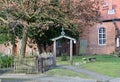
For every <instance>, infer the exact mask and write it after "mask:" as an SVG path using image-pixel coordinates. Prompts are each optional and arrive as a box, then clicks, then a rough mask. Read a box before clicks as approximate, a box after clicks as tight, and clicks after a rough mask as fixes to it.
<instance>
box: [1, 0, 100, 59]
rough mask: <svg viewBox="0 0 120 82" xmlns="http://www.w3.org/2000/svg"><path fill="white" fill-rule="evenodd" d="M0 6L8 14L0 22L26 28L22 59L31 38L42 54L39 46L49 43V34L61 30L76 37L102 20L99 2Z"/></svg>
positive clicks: (29, 1) (49, 0)
mask: <svg viewBox="0 0 120 82" xmlns="http://www.w3.org/2000/svg"><path fill="white" fill-rule="evenodd" d="M0 3H1V5H0V8H1V10H2V11H5V12H6V14H5V15H6V18H3V17H0V20H1V21H3V22H4V23H7V24H8V25H9V24H10V23H11V22H17V24H21V25H23V27H24V28H23V36H22V47H21V55H22V56H23V57H24V56H25V48H26V43H27V37H28V36H29V37H30V38H31V40H32V42H35V43H36V44H37V46H38V48H39V51H41V49H40V48H41V47H40V46H41V45H40V44H41V43H42V44H46V43H48V42H45V39H47V38H49V37H48V36H47V33H48V32H54V31H55V29H56V28H57V29H58V28H61V27H62V26H63V27H64V28H65V29H67V30H69V31H71V32H73V33H76V31H79V32H81V31H82V30H83V29H84V28H85V27H88V26H90V25H93V24H94V23H95V22H96V21H97V20H98V17H99V12H98V11H99V9H98V8H99V6H98V0H1V2H0ZM51 29H54V30H51ZM41 38H42V40H43V39H44V40H43V41H44V42H43V41H42V40H41Z"/></svg>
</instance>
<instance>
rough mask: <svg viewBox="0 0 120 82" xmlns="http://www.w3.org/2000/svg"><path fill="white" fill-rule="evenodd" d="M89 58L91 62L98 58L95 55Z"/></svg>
mask: <svg viewBox="0 0 120 82" xmlns="http://www.w3.org/2000/svg"><path fill="white" fill-rule="evenodd" d="M88 60H89V61H90V62H94V61H96V58H95V57H90V58H88Z"/></svg>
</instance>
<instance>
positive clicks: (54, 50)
mask: <svg viewBox="0 0 120 82" xmlns="http://www.w3.org/2000/svg"><path fill="white" fill-rule="evenodd" d="M53 52H54V65H56V40H55V41H54V45H53Z"/></svg>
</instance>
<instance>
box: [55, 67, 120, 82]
mask: <svg viewBox="0 0 120 82" xmlns="http://www.w3.org/2000/svg"><path fill="white" fill-rule="evenodd" d="M57 66H58V67H59V68H64V69H68V70H72V71H75V72H79V73H82V74H85V75H87V76H90V77H92V78H93V79H96V80H98V81H102V82H105V81H108V80H111V79H113V78H112V77H109V76H105V75H102V74H98V73H95V72H92V71H89V70H86V69H83V68H81V67H75V66H64V65H57ZM119 82H120V81H119Z"/></svg>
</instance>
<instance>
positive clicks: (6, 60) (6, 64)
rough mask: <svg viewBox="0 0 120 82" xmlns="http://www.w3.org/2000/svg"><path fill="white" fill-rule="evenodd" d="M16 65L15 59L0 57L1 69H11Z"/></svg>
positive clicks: (5, 56)
mask: <svg viewBox="0 0 120 82" xmlns="http://www.w3.org/2000/svg"><path fill="white" fill-rule="evenodd" d="M13 64H14V57H13V56H7V55H0V66H1V68H5V67H10V66H12V65H13Z"/></svg>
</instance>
